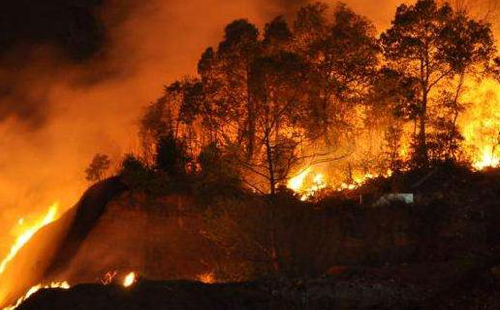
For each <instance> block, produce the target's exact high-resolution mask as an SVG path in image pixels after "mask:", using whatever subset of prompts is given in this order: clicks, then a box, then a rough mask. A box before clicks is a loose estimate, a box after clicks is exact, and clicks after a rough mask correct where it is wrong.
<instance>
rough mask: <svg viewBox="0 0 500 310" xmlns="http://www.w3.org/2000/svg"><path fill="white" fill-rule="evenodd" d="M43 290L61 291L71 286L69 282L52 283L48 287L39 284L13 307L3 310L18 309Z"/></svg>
mask: <svg viewBox="0 0 500 310" xmlns="http://www.w3.org/2000/svg"><path fill="white" fill-rule="evenodd" d="M43 288H61V289H65V290H67V289H69V288H70V285H69V284H68V282H66V281H64V282H52V283H50V284H48V285H44V286H42V284H38V285H35V286H33V287H31V288H30V289H29V290H28V291H27V292H26V294H24V296H22V297H20V298H19V299H18V300H17V301H16V303H15V304H14V305H12V306H8V307H5V308H3V310H13V309H16V308H17V307H19V305H20V304H21V303H23V302H24V301H25V300H26V299H28V298H29V297H30V296H31V295H33V294H35V293H36V292H38V291H39V290H40V289H43Z"/></svg>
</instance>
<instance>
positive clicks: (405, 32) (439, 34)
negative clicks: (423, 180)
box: [381, 0, 495, 165]
mask: <svg viewBox="0 0 500 310" xmlns="http://www.w3.org/2000/svg"><path fill="white" fill-rule="evenodd" d="M381 44H382V46H383V49H384V55H385V57H386V59H387V61H388V63H389V64H390V66H391V67H392V68H393V69H395V70H397V71H399V72H401V73H402V74H404V75H406V76H409V77H412V78H414V79H416V80H417V81H418V83H419V96H418V98H417V100H415V102H414V103H413V104H414V106H415V108H414V109H416V110H417V111H418V123H419V132H418V139H417V140H416V143H415V145H416V151H415V154H416V160H417V162H418V163H419V164H421V165H426V164H427V163H428V155H429V154H428V143H427V125H428V118H429V113H428V112H429V106H430V105H431V104H432V103H434V98H433V91H434V90H435V89H436V88H439V87H440V86H441V84H442V83H444V82H446V81H448V82H450V81H453V80H454V79H455V78H456V77H457V76H459V77H460V76H462V75H465V74H469V73H475V74H480V73H481V71H480V68H481V67H484V66H486V65H488V64H489V63H490V62H491V60H492V58H493V56H494V54H495V46H494V39H493V35H492V32H491V28H490V25H489V24H487V23H484V22H481V21H476V20H474V19H472V18H470V17H469V16H468V15H467V14H466V12H463V11H454V10H453V8H452V7H451V6H450V5H449V4H446V3H445V4H438V3H437V2H436V1H435V0H419V1H417V3H416V4H414V5H406V4H403V5H401V6H399V7H398V9H397V12H396V16H395V18H394V20H393V22H392V26H391V28H390V29H389V30H387V31H386V32H384V33H383V34H382V35H381ZM458 87H461V85H459V86H458Z"/></svg>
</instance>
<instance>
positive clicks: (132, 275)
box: [123, 272, 136, 287]
mask: <svg viewBox="0 0 500 310" xmlns="http://www.w3.org/2000/svg"><path fill="white" fill-rule="evenodd" d="M135 278H136V275H135V272H131V273H129V274H128V275H127V276H125V279H124V280H123V286H124V287H129V286H131V285H132V284H134V282H135Z"/></svg>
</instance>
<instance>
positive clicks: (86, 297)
mask: <svg viewBox="0 0 500 310" xmlns="http://www.w3.org/2000/svg"><path fill="white" fill-rule="evenodd" d="M477 267H478V266H477V265H475V264H473V263H472V264H470V262H467V261H456V262H446V263H442V264H441V263H437V264H433V265H423V264H420V265H413V266H394V267H372V268H361V269H360V268H356V269H353V268H347V269H343V270H342V268H339V271H338V273H337V274H336V275H330V276H325V277H321V278H316V279H308V280H267V281H265V280H262V281H255V282H248V283H232V284H203V283H199V282H188V281H168V282H167V281H165V282H160V281H148V280H145V279H140V280H139V281H138V282H137V283H135V284H134V285H133V286H131V287H129V288H124V287H122V286H120V285H114V284H111V285H100V284H81V285H76V286H74V287H72V288H71V289H69V290H63V289H46V290H42V291H39V292H38V293H36V294H35V295H33V296H32V297H30V298H29V299H28V300H27V301H25V302H24V303H23V304H22V305H21V306H20V307H19V308H18V309H20V310H28V309H37V310H43V309H51V310H58V309H95V310H99V309H113V310H117V309H127V310H128V309H130V310H136V309H137V310H138V309H500V270H499V269H500V268H498V267H493V268H490V267H489V268H477Z"/></svg>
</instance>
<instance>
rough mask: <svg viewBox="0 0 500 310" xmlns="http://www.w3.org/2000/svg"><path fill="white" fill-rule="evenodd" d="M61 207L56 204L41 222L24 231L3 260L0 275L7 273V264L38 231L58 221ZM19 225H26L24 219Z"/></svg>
mask: <svg viewBox="0 0 500 310" xmlns="http://www.w3.org/2000/svg"><path fill="white" fill-rule="evenodd" d="M58 207H59V204H58V203H57V202H55V203H54V204H52V205H51V206H50V208H49V211H48V212H47V215H45V217H44V218H43V219H42V220H40V221H39V222H37V223H35V224H34V225H32V226H31V227H29V228H28V229H27V230H26V231H24V232H23V233H22V234H21V235H20V236H19V237H18V238H17V239H16V241H15V242H14V245H13V246H12V247H11V248H10V251H9V253H8V254H7V256H6V257H5V258H4V259H3V260H2V262H1V263H0V274H2V273H3V272H4V271H5V268H6V267H7V264H8V263H9V262H10V261H11V260H12V259H14V257H15V256H16V254H17V253H18V252H19V250H20V249H21V248H22V247H23V246H24V245H25V244H26V243H27V242H28V241H29V240H30V239H31V238H32V237H33V236H34V235H35V234H36V232H37V231H38V230H40V229H41V228H42V227H44V226H46V225H48V224H50V223H51V222H53V221H54V220H55V219H56V215H57V209H58ZM18 223H19V224H23V223H24V219H20V220H19V222H18Z"/></svg>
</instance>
